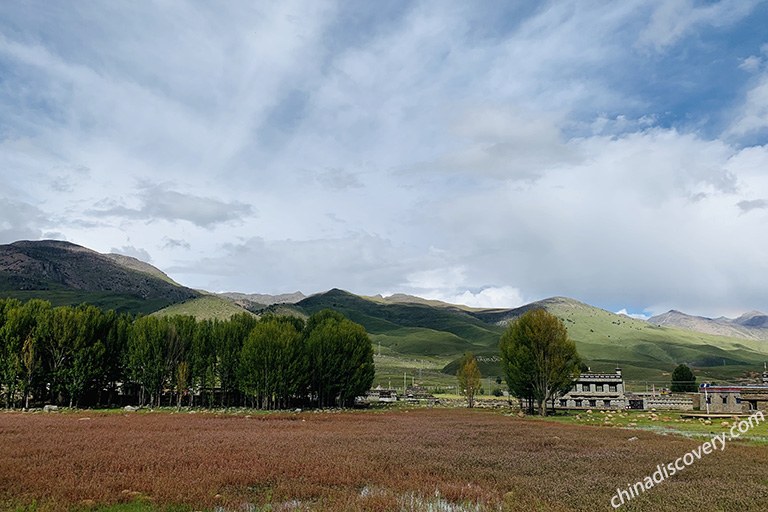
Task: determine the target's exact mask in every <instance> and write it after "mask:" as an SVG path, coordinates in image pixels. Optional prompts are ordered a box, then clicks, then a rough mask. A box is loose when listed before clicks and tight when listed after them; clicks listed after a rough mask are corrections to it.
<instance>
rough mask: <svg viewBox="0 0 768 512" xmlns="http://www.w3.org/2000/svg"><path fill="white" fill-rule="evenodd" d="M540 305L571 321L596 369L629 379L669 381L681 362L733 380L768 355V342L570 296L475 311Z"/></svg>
mask: <svg viewBox="0 0 768 512" xmlns="http://www.w3.org/2000/svg"><path fill="white" fill-rule="evenodd" d="M537 306H538V307H544V308H545V309H547V310H548V311H550V312H551V313H553V314H555V315H557V316H558V317H559V318H560V319H561V320H562V321H563V322H564V323H565V325H566V327H567V329H568V334H569V336H570V337H571V338H572V339H573V340H574V341H575V342H576V346H577V348H578V350H579V354H580V355H581V356H582V357H583V358H584V359H585V360H586V362H587V364H589V365H590V366H591V367H592V369H593V370H601V371H608V370H611V369H613V368H614V367H615V366H616V365H617V364H618V365H620V366H621V367H622V369H623V370H624V375H625V376H626V378H627V379H629V380H636V381H638V382H649V383H656V384H661V383H668V382H669V378H670V377H669V376H668V375H664V374H665V373H669V372H671V371H672V370H673V369H674V367H675V366H677V365H678V364H680V363H686V364H688V365H690V366H692V367H694V368H696V370H697V376H699V379H700V380H701V379H703V378H710V379H721V380H722V379H724V380H730V379H733V378H736V377H740V376H742V375H743V374H744V372H745V371H747V370H750V369H751V370H757V369H759V368H760V367H762V363H763V361H765V360H766V359H768V341H758V340H745V339H738V338H728V337H725V336H716V335H711V334H703V333H698V332H694V331H688V330H685V329H679V328H674V327H659V326H656V325H653V324H650V323H648V322H644V321H642V320H636V319H633V318H628V317H626V316H621V315H616V314H614V313H611V312H609V311H605V310H603V309H599V308H595V307H592V306H589V305H587V304H583V303H581V302H578V301H575V300H573V299H568V298H564V297H555V298H552V299H546V300H544V301H539V302H537V303H533V304H532V305H527V306H524V307H523V308H519V309H517V310H508V311H489V312H481V313H476V314H475V315H476V316H477V317H479V318H482V319H485V320H489V321H493V322H504V321H508V320H510V319H512V318H515V317H516V316H518V315H519V314H522V313H523V312H524V311H526V310H528V309H531V307H537Z"/></svg>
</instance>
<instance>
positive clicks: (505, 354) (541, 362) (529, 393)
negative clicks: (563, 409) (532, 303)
mask: <svg viewBox="0 0 768 512" xmlns="http://www.w3.org/2000/svg"><path fill="white" fill-rule="evenodd" d="M499 352H500V355H501V360H502V366H503V368H504V371H505V374H506V378H507V383H508V385H509V391H510V393H511V394H512V395H514V396H516V397H518V398H528V397H532V398H533V399H534V400H535V401H536V403H537V406H538V410H539V415H541V416H546V415H547V407H546V404H547V402H548V401H550V400H554V399H555V398H557V397H558V396H560V395H562V394H564V393H566V392H567V391H568V390H569V389H571V387H572V386H573V382H574V380H575V378H576V377H577V376H578V373H579V368H580V365H581V358H580V357H579V354H578V352H577V351H576V344H575V343H574V342H573V341H572V340H571V339H570V338H569V337H568V331H567V330H566V328H565V325H564V324H563V322H561V321H560V319H559V318H558V317H557V316H555V315H553V314H551V313H549V312H547V311H545V310H544V309H535V310H531V311H528V312H526V313H525V314H523V315H522V316H521V317H520V318H518V319H517V320H515V321H513V322H512V323H511V324H510V326H509V328H508V329H507V330H506V331H505V332H504V334H502V336H501V339H500V340H499Z"/></svg>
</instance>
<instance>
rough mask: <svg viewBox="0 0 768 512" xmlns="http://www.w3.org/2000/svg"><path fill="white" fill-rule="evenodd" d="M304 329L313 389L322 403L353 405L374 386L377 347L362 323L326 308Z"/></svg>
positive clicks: (309, 321)
mask: <svg viewBox="0 0 768 512" xmlns="http://www.w3.org/2000/svg"><path fill="white" fill-rule="evenodd" d="M304 333H305V334H304V337H305V340H306V350H307V356H308V363H309V389H310V393H311V395H312V397H313V398H314V399H315V400H317V404H318V406H319V407H326V406H328V405H341V406H349V405H351V404H352V402H353V401H354V399H355V397H356V396H358V395H361V394H363V393H365V392H366V391H367V390H368V389H370V387H371V383H372V382H373V376H374V366H373V347H372V345H371V340H370V338H369V337H368V334H367V333H366V332H365V329H364V328H363V326H362V325H360V324H356V323H354V322H351V321H349V320H347V319H346V318H344V316H343V315H342V314H341V313H338V312H334V311H330V310H323V311H320V312H318V313H315V314H314V315H312V316H311V317H310V318H309V320H308V321H307V326H306V328H305V330H304Z"/></svg>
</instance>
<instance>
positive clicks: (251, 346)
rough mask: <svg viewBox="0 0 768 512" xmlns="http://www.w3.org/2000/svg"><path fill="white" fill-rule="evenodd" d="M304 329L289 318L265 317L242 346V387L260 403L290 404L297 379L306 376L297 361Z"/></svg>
mask: <svg viewBox="0 0 768 512" xmlns="http://www.w3.org/2000/svg"><path fill="white" fill-rule="evenodd" d="M301 341H302V337H301V332H299V331H297V330H296V328H295V326H294V325H293V324H291V323H289V322H282V321H279V320H278V319H277V318H275V317H265V318H262V321H261V322H259V324H258V325H256V327H254V328H253V330H252V331H251V333H250V335H249V336H248V339H247V340H246V341H245V344H244V345H243V349H242V357H241V364H240V378H239V382H240V385H241V387H242V388H241V389H242V390H243V391H244V392H245V393H247V394H249V395H251V396H252V397H254V398H255V400H256V401H257V402H258V405H259V407H261V408H263V409H274V408H280V407H287V406H288V402H289V400H290V399H291V397H292V396H293V395H294V393H295V392H296V387H297V386H296V381H297V380H303V376H304V371H303V368H299V366H298V364H297V363H299V362H300V361H303V360H304V358H305V354H304V353H303V350H301V347H300V345H301Z"/></svg>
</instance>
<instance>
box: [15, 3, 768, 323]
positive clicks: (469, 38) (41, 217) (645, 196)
mask: <svg viewBox="0 0 768 512" xmlns="http://www.w3.org/2000/svg"><path fill="white" fill-rule="evenodd" d="M766 227H768V2H765V1H751V0H721V1H719V2H711V1H693V0H676V1H668V0H658V1H653V0H650V1H649V0H643V1H636V0H624V1H621V2H614V1H586V2H585V1H576V0H573V1H568V0H558V1H551V2H547V1H518V2H507V1H493V0H489V1H483V2H466V1H464V0H456V1H447V0H436V1H424V2H404V1H388V2H374V1H353V0H349V1H324V0H311V1H310V0H305V1H291V0H288V1H281V2H267V1H263V2H252V1H242V2H241V1H225V2H213V3H212V2H204V1H197V2H194V1H191V2H181V1H173V0H168V1H156V2H151V1H146V2H134V1H129V0H122V1H121V0H116V1H110V2H98V1H85V0H82V1H80V0H75V1H72V2H47V1H34V0H30V1H23V2H2V3H0V243H11V242H14V241H16V240H37V239H51V238H53V239H60V240H67V241H70V242H73V243H76V244H80V245H84V246H86V247H90V248H92V249H94V250H97V251H99V252H118V253H122V254H126V255H129V256H135V257H137V258H140V259H142V260H144V261H147V262H149V263H152V264H153V265H155V266H157V267H159V268H160V269H162V270H164V271H165V272H166V273H168V274H169V275H170V276H171V277H172V278H174V279H175V280H176V281H178V282H179V283H181V284H184V285H186V286H190V287H194V288H201V289H205V290H209V291H214V292H221V291H239V292H245V293H271V294H275V293H286V292H294V291H297V290H300V291H302V292H304V293H305V294H310V293H316V292H321V291H325V290H328V289H331V288H342V289H345V290H348V291H350V292H353V293H357V294H363V295H375V294H383V295H390V294H393V293H408V294H413V295H418V296H422V297H427V298H434V299H439V300H444V301H448V302H453V303H462V304H467V305H471V306H478V307H515V306H519V305H522V304H524V303H527V302H531V301H534V300H539V299H543V298H546V297H550V296H568V297H572V298H574V299H577V300H580V301H583V302H586V303H589V304H591V305H594V306H598V307H602V308H605V309H609V310H611V311H625V312H628V313H630V314H636V315H645V316H650V315H653V314H658V313H662V312H664V311H667V310H669V309H673V308H674V309H678V310H682V311H685V312H687V313H691V314H701V315H706V316H712V317H714V316H720V315H726V316H731V317H733V316H738V315H739V314H741V313H743V312H746V311H749V310H754V309H757V310H762V311H766V312H768V236H766Z"/></svg>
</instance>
